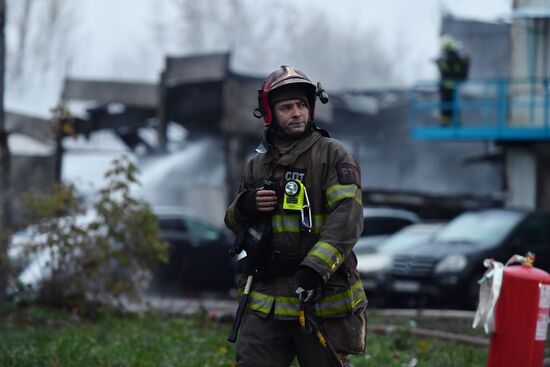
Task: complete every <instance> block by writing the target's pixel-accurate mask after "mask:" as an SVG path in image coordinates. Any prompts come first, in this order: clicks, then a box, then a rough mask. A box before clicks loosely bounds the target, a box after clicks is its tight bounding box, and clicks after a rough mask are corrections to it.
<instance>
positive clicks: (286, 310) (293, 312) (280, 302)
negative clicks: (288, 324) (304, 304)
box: [275, 296, 300, 316]
mask: <svg viewBox="0 0 550 367" xmlns="http://www.w3.org/2000/svg"><path fill="white" fill-rule="evenodd" d="M299 309H300V299H299V298H298V297H283V296H278V297H276V298H275V315H279V316H297V315H298V310H299Z"/></svg>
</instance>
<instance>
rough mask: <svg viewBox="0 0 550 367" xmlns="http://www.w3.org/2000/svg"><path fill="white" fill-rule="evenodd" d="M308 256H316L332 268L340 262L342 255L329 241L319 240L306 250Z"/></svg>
mask: <svg viewBox="0 0 550 367" xmlns="http://www.w3.org/2000/svg"><path fill="white" fill-rule="evenodd" d="M308 256H316V257H318V258H320V259H321V260H323V262H324V263H325V264H327V265H328V266H329V267H330V268H331V269H332V270H335V269H336V267H337V266H338V265H339V264H341V263H342V261H343V260H344V256H343V255H342V253H341V252H340V251H339V250H338V249H337V248H336V247H334V246H332V245H331V244H330V243H327V242H323V241H319V242H317V243H316V244H315V246H313V248H312V249H311V250H310V251H309V252H308Z"/></svg>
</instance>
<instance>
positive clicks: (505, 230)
mask: <svg viewBox="0 0 550 367" xmlns="http://www.w3.org/2000/svg"><path fill="white" fill-rule="evenodd" d="M524 216H525V213H522V212H512V211H510V212H498V211H488V212H471V213H464V214H462V215H460V216H458V217H457V218H456V219H454V220H452V221H451V222H450V223H449V224H448V225H446V226H445V227H443V228H442V229H441V230H440V231H439V232H438V233H437V234H436V235H435V236H434V241H439V242H471V243H476V244H479V245H482V246H490V245H493V244H495V243H498V242H500V241H502V240H503V239H504V238H505V237H506V236H507V235H508V234H509V233H510V231H511V230H512V229H513V228H514V227H515V225H516V224H517V223H519V221H521V220H522V219H523V217H524Z"/></svg>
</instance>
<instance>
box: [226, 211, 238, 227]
mask: <svg viewBox="0 0 550 367" xmlns="http://www.w3.org/2000/svg"><path fill="white" fill-rule="evenodd" d="M227 221H228V224H229V226H230V227H234V228H235V227H237V228H238V227H239V224H238V223H237V221H236V220H235V207H234V206H230V207H229V208H228V209H227Z"/></svg>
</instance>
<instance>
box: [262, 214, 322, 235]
mask: <svg viewBox="0 0 550 367" xmlns="http://www.w3.org/2000/svg"><path fill="white" fill-rule="evenodd" d="M326 218H327V216H326V214H317V215H314V216H313V233H321V228H323V225H324V224H325V221H326ZM299 220H300V214H276V215H274V216H273V217H272V219H271V226H272V228H273V232H274V233H300V223H299Z"/></svg>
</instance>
